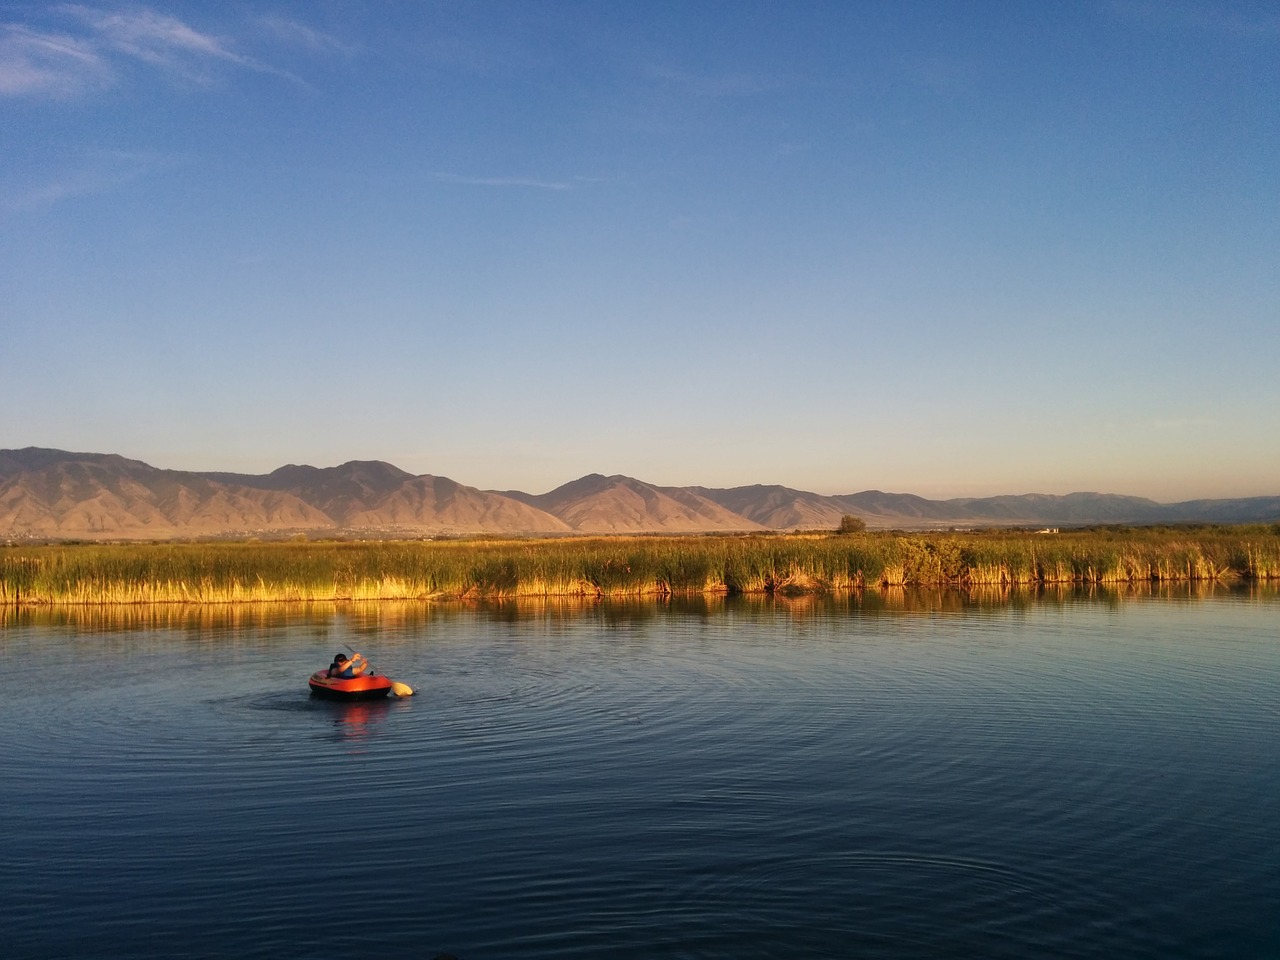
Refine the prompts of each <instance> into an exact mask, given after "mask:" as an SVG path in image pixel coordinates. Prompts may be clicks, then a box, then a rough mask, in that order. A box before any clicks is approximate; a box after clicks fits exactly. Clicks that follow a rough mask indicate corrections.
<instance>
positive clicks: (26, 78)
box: [0, 4, 322, 99]
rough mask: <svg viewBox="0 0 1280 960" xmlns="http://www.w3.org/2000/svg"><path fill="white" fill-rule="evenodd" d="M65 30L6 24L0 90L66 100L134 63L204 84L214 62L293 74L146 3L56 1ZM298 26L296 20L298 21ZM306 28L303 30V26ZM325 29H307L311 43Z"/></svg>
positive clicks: (0, 44) (0, 46)
mask: <svg viewBox="0 0 1280 960" xmlns="http://www.w3.org/2000/svg"><path fill="white" fill-rule="evenodd" d="M54 12H55V14H58V15H61V16H62V17H63V18H64V20H65V21H66V23H67V28H66V29H65V30H61V31H55V30H47V29H46V30H38V29H33V28H30V27H27V26H25V25H21V24H9V25H6V26H5V27H4V28H3V30H4V33H3V36H0V96H5V97H44V98H52V99H70V98H73V97H76V96H82V95H84V94H87V93H90V92H93V91H95V90H101V89H105V88H107V87H109V86H111V85H113V84H114V83H115V82H116V80H117V76H118V71H119V69H120V68H121V67H122V66H123V65H125V64H128V63H139V64H143V65H145V66H147V67H150V68H152V69H154V70H158V71H160V72H162V73H164V74H166V75H168V76H171V77H176V78H178V79H180V80H182V81H184V82H188V83H195V84H198V85H201V86H204V85H208V84H210V83H212V82H213V81H214V79H215V78H216V77H217V71H218V68H219V67H232V68H237V69H241V70H251V71H254V72H257V73H266V74H272V75H274V76H278V77H283V78H285V79H288V80H290V81H293V82H298V83H300V82H301V81H300V80H299V78H298V77H296V76H295V75H294V74H292V73H290V72H288V71H287V70H281V69H279V68H277V67H274V66H272V65H270V64H267V63H264V62H262V61H260V60H257V59H255V58H254V57H250V56H248V55H246V54H244V53H241V52H239V51H238V50H237V49H236V48H235V46H234V45H233V44H232V43H231V42H230V41H229V40H226V39H224V38H221V37H218V36H215V35H213V34H210V33H204V32H201V31H200V30H197V29H195V28H194V27H192V26H190V25H189V24H187V23H185V22H183V21H182V20H179V19H178V18H177V17H174V16H171V15H169V14H166V13H160V12H157V11H155V10H150V9H146V8H138V9H131V10H128V11H110V10H100V9H95V8H92V7H87V6H83V5H80V4H71V5H65V6H61V7H57V8H55V10H54ZM295 26H296V25H295ZM300 29H305V28H300ZM321 38H322V35H320V34H315V33H312V34H311V35H310V41H311V42H321Z"/></svg>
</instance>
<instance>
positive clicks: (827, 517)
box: [688, 484, 849, 530]
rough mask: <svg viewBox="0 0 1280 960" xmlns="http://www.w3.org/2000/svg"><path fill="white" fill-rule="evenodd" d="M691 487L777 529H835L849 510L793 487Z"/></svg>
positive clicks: (729, 507) (721, 504)
mask: <svg viewBox="0 0 1280 960" xmlns="http://www.w3.org/2000/svg"><path fill="white" fill-rule="evenodd" d="M688 489H689V490H691V491H693V492H694V493H696V494H698V495H699V496H702V497H706V498H707V499H708V500H711V501H714V502H715V503H718V504H719V505H720V506H722V507H724V508H725V509H726V510H730V511H732V512H733V513H736V514H740V515H741V516H744V517H746V518H747V519H749V520H752V521H754V522H756V523H758V524H760V525H761V526H764V527H768V528H770V529H773V530H820V529H824V528H825V529H831V530H834V529H835V528H836V527H838V526H839V525H840V518H841V517H842V516H843V515H844V514H846V513H848V512H849V511H848V510H847V509H845V508H844V507H842V505H841V504H840V503H839V502H838V501H836V499H835V498H833V497H823V496H820V495H818V494H816V493H806V492H804V491H803V490H792V489H791V488H790V487H780V486H763V485H761V484H754V485H752V486H749V487H731V488H729V489H727V490H715V489H710V488H708V487H689V488H688Z"/></svg>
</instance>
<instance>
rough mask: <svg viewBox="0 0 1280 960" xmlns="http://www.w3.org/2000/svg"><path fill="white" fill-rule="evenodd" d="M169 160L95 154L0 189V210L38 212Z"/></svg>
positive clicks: (115, 152) (137, 176)
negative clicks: (48, 173)
mask: <svg viewBox="0 0 1280 960" xmlns="http://www.w3.org/2000/svg"><path fill="white" fill-rule="evenodd" d="M171 159H172V158H165V157H161V156H158V155H156V154H152V153H130V152H127V151H120V150H104V151H97V152H94V153H92V154H90V155H88V156H86V157H84V158H83V159H82V161H81V162H79V163H78V164H70V165H68V166H66V167H65V168H63V169H62V170H61V171H58V172H55V173H52V174H50V175H49V176H48V177H46V178H45V179H43V180H41V181H39V182H35V183H26V184H13V183H6V184H4V185H3V186H0V210H7V211H10V212H15V213H16V212H20V211H24V210H41V209H44V208H47V207H51V206H53V205H54V204H57V203H60V202H61V201H63V200H69V199H72V198H75V197H83V196H89V195H92V194H96V193H104V192H107V191H110V190H114V189H116V188H117V187H122V186H124V185H126V184H128V183H131V182H133V181H134V180H138V179H141V178H142V177H145V176H147V175H149V174H150V173H152V172H153V171H155V170H156V169H157V168H159V167H162V166H165V165H167V164H169V163H170V162H171Z"/></svg>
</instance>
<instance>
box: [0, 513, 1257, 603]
mask: <svg viewBox="0 0 1280 960" xmlns="http://www.w3.org/2000/svg"><path fill="white" fill-rule="evenodd" d="M1277 579H1280V524H1267V525H1249V526H1233V527H1218V526H1205V527H1094V528H1087V529H1081V530H1063V531H1061V532H1059V531H1041V532H1030V531H1023V530H989V531H977V532H963V533H945V534H938V533H928V534H924V533H920V534H917V533H903V532H900V531H893V532H874V533H868V532H855V533H825V532H824V533H807V534H806V533H793V534H774V535H742V536H725V535H705V536H627V537H574V538H557V539H506V540H480V539H476V540H434V541H355V542H351V541H306V540H291V541H278V542H263V541H214V542H162V543H95V544H86V543H64V544H45V545H10V546H4V547H0V605H4V606H18V607H21V606H48V605H67V604H72V605H76V604H80V605H114V604H164V603H175V604H237V603H278V602H299V601H304V602H348V601H389V600H400V601H403V600H414V601H424V600H425V601H445V600H509V599H522V598H551V597H577V598H587V599H590V598H615V597H669V596H697V595H705V594H721V595H773V596H782V597H791V596H804V595H812V594H824V593H836V592H842V591H868V590H870V591H874V590H884V589H895V588H903V587H926V588H991V587H996V588H1015V587H1039V586H1053V585H1102V584H1138V583H1153V584H1163V583H1196V582H1228V583H1229V582H1235V581H1273V580H1277Z"/></svg>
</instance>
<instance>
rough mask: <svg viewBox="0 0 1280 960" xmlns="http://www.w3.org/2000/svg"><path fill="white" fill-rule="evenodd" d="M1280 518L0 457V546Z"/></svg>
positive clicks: (1069, 504)
mask: <svg viewBox="0 0 1280 960" xmlns="http://www.w3.org/2000/svg"><path fill="white" fill-rule="evenodd" d="M848 514H853V515H855V516H859V517H861V518H862V519H863V520H865V521H866V523H867V526H868V527H869V528H871V529H910V530H925V529H945V528H952V527H983V526H1034V527H1044V526H1081V525H1086V524H1096V523H1130V524H1151V523H1190V522H1204V523H1253V522H1268V523H1269V522H1276V521H1280V496H1278V497H1249V498H1243V499H1232V500H1189V501H1185V502H1181V503H1168V504H1164V503H1157V502H1156V501H1154V500H1148V499H1145V498H1142V497H1129V496H1120V495H1117V494H1102V493H1072V494H1067V495H1065V496H1050V495H1044V494H1024V495H1018V496H997V497H981V498H959V499H954V500H926V499H925V498H923V497H918V496H915V495H913V494H906V493H883V492H881V491H879V490H867V491H863V492H861V493H851V494H846V495H839V496H823V495H820V494H816V493H808V492H806V491H803V490H793V489H791V488H789V487H782V486H762V485H753V486H745V487H732V488H728V489H717V488H710V487H663V486H656V485H654V484H650V483H645V482H644V481H642V480H637V479H634V478H632V477H624V476H610V477H606V476H601V475H600V474H591V475H589V476H585V477H582V478H580V479H578V480H574V481H572V482H570V483H566V484H564V485H563V486H561V487H557V488H556V489H554V490H552V491H550V492H549V493H543V494H536V495H535V494H528V493H523V492H521V491H518V490H503V491H498V490H479V489H477V488H475V487H468V486H465V485H463V484H460V483H458V482H456V481H454V480H450V479H448V478H446V477H436V476H431V475H423V476H415V475H414V474H411V473H407V472H405V471H404V470H401V469H399V468H398V467H395V466H392V465H391V464H389V463H383V462H381V461H378V460H353V461H350V462H348V463H344V464H342V465H341V466H337V467H311V466H298V465H294V464H290V465H288V466H283V467H280V468H279V469H277V470H274V471H272V472H271V473H268V474H261V475H259V474H240V473H225V472H191V471H181V470H164V469H160V468H157V467H153V466H151V465H149V464H146V463H143V462H142V461H140V460H130V459H127V458H125V457H122V456H118V455H116V454H100V453H68V452H66V451H63V450H50V449H45V448H40V447H26V448H24V449H21V450H0V538H5V539H7V540H11V541H12V540H21V539H42V540H43V539H81V540H83V539H154V540H163V539H170V538H179V537H219V536H225V537H232V536H280V535H288V534H296V533H310V534H339V533H341V534H349V535H367V536H413V537H421V536H447V535H465V534H489V535H571V534H641V533H711V532H726V533H727V532H763V531H771V530H773V531H778V530H812V529H834V528H835V527H836V526H837V525H838V524H839V523H840V519H841V517H843V516H845V515H848Z"/></svg>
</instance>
